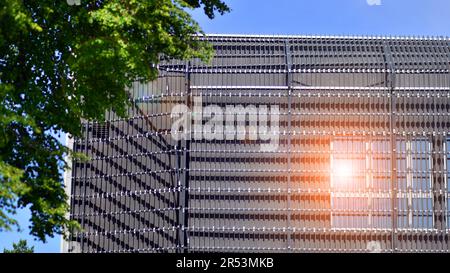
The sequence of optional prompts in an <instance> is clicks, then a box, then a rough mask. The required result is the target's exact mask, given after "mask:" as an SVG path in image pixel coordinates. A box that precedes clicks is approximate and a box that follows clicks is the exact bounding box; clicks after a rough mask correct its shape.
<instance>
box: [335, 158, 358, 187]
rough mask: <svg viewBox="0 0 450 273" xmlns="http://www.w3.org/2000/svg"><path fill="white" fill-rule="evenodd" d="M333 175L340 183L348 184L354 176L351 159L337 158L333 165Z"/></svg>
mask: <svg viewBox="0 0 450 273" xmlns="http://www.w3.org/2000/svg"><path fill="white" fill-rule="evenodd" d="M333 176H334V177H335V181H336V182H337V183H339V184H347V183H349V182H350V180H351V179H352V177H353V176H354V171H353V166H352V162H351V161H350V160H337V161H335V164H334V166H333Z"/></svg>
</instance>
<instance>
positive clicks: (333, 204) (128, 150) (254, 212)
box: [63, 35, 450, 253]
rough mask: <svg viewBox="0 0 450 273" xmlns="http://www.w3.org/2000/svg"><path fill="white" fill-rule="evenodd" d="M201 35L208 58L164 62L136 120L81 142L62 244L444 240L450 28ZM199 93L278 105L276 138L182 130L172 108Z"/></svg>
mask: <svg viewBox="0 0 450 273" xmlns="http://www.w3.org/2000/svg"><path fill="white" fill-rule="evenodd" d="M205 39H208V40H209V41H210V42H211V43H212V44H213V46H214V49H215V57H214V58H213V60H212V62H211V63H208V64H205V63H202V62H201V61H200V60H196V59H194V60H190V61H176V60H168V61H164V62H162V63H161V64H160V65H159V70H160V76H159V78H158V79H157V80H155V81H154V82H151V83H147V84H140V83H136V84H135V85H134V86H133V87H132V88H131V89H130V90H129V92H130V98H131V99H132V102H133V106H132V107H130V109H129V118H127V119H121V118H119V117H118V116H117V115H115V114H114V113H113V112H110V113H107V120H106V121H105V122H102V123H96V122H93V123H92V122H89V123H85V126H84V127H85V131H84V135H85V136H84V137H83V138H82V139H73V140H72V142H73V148H74V150H75V151H76V152H81V153H85V154H86V155H88V156H89V157H90V159H89V161H87V162H73V168H72V171H71V172H70V173H66V183H67V185H68V186H69V187H68V189H69V190H70V196H71V199H70V200H71V201H70V202H71V204H70V205H71V214H70V217H71V218H72V219H76V220H78V221H79V222H80V224H81V225H82V228H83V231H82V232H78V233H75V234H73V236H72V237H71V238H70V240H68V241H65V242H64V245H63V249H64V251H68V252H377V251H379V252H446V253H448V252H449V242H448V233H449V231H450V220H449V210H450V206H449V202H448V197H449V187H448V178H449V176H450V167H448V165H449V163H450V137H449V135H448V129H449V128H450V117H449V110H450V81H449V64H450V40H449V39H446V38H420V37H415V38H410V37H398V38H393V37H389V38H388V37H314V36H270V37H269V36H251V35H249V36H239V35H209V36H208V37H207V38H205ZM199 98H201V105H202V106H204V107H206V106H208V105H215V106H216V107H219V108H224V107H225V106H227V105H235V106H238V105H240V106H243V107H246V108H245V109H247V110H248V109H250V110H251V109H255V108H256V109H257V111H260V109H264V107H266V109H268V108H269V106H277V107H279V113H280V115H279V120H277V121H276V122H277V123H278V125H279V134H278V136H279V139H278V140H277V144H278V146H277V148H276V149H266V150H264V149H261V145H262V144H264V143H266V142H267V140H263V139H261V138H258V139H256V140H255V139H251V138H250V137H249V134H248V135H247V136H245V137H244V138H236V139H228V138H223V139H220V138H219V137H217V138H213V139H205V138H202V139H199V138H192V137H191V138H186V139H181V140H175V139H174V137H173V133H172V131H171V128H172V125H173V122H174V119H173V118H172V117H171V113H172V112H173V107H174V106H175V105H177V104H185V105H186V106H187V107H188V109H193V107H195V99H197V100H198V99H199ZM247 106H250V108H247ZM250 110H249V112H248V113H246V114H244V119H246V118H249V116H250V115H252V114H255V113H256V112H254V111H253V112H252V111H250ZM192 112H193V113H189V114H192V116H195V115H198V113H196V112H195V110H193V111H192ZM241 121H242V120H241ZM206 122H207V121H206V120H204V121H203V123H205V124H206ZM259 122H261V120H260V121H259ZM271 122H273V121H271ZM273 123H274V124H272V125H275V122H273ZM191 125H192V124H191V123H189V125H188V127H189V128H190V130H192V127H191ZM251 126H252V124H250V123H249V122H248V121H246V122H245V128H249V127H251ZM227 128H228V127H225V132H223V133H225V134H226V133H227V132H226V129H227ZM180 132H181V131H180ZM189 132H191V133H192V131H189ZM228 133H230V132H228ZM231 134H233V132H231Z"/></svg>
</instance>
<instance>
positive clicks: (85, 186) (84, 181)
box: [80, 121, 91, 253]
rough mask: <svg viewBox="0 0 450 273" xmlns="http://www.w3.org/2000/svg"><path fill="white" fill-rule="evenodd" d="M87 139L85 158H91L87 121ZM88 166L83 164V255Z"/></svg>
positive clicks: (87, 123) (82, 247)
mask: <svg viewBox="0 0 450 273" xmlns="http://www.w3.org/2000/svg"><path fill="white" fill-rule="evenodd" d="M85 131H86V132H85V133H86V134H85V138H84V153H85V156H86V157H87V156H89V152H88V145H89V142H88V141H89V121H86V125H85ZM88 164H89V165H90V164H91V162H87V161H86V162H84V164H83V167H84V168H83V169H84V170H83V172H84V173H83V211H82V213H81V217H82V218H81V228H82V229H83V230H82V231H81V249H80V252H81V253H83V252H84V241H85V240H86V238H85V234H86V231H85V218H86V192H87V190H86V188H87V184H88V177H87V174H88V170H87V169H88Z"/></svg>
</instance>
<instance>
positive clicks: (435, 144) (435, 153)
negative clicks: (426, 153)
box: [431, 132, 446, 231]
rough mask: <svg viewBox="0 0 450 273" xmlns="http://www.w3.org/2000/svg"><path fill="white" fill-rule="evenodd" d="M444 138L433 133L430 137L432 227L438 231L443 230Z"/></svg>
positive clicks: (444, 208) (444, 209)
mask: <svg viewBox="0 0 450 273" xmlns="http://www.w3.org/2000/svg"><path fill="white" fill-rule="evenodd" d="M444 141H445V137H443V136H442V135H439V134H435V132H433V136H432V137H431V147H432V149H431V158H432V183H433V184H432V190H433V202H434V203H433V211H434V221H433V222H434V227H433V228H435V229H437V230H439V231H443V230H445V212H446V207H445V193H446V192H445V175H446V173H445V169H444V162H443V156H442V155H444V154H445V152H444V150H443V148H444Z"/></svg>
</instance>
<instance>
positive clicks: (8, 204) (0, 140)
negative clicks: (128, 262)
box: [0, 0, 229, 242]
mask: <svg viewBox="0 0 450 273" xmlns="http://www.w3.org/2000/svg"><path fill="white" fill-rule="evenodd" d="M1 2H2V4H1V5H0V101H1V105H0V231H2V230H9V229H12V228H14V227H17V226H18V225H17V222H16V221H15V219H14V214H15V212H16V209H17V208H23V207H28V206H29V207H30V210H31V226H30V230H31V231H30V233H31V234H32V235H34V236H36V237H37V238H38V239H40V240H42V241H44V242H45V240H46V236H51V237H52V236H54V235H55V234H61V233H63V230H70V229H73V228H77V227H78V225H77V223H76V222H73V221H70V220H68V219H66V217H65V215H66V213H67V211H68V205H67V202H66V201H67V196H66V194H65V191H64V187H63V183H62V177H61V170H63V169H67V168H69V166H68V164H67V162H66V161H65V156H66V155H68V156H71V157H79V156H80V155H77V154H75V153H73V152H72V151H71V150H70V149H69V148H67V147H65V146H64V145H62V144H61V143H60V142H59V141H58V140H57V138H56V136H55V135H57V134H58V133H59V132H65V133H68V134H71V135H73V136H81V120H82V119H85V120H89V121H91V120H102V119H104V115H105V112H106V111H107V110H110V109H112V110H113V111H115V112H116V113H118V114H119V115H120V116H122V117H125V115H126V109H127V107H128V106H129V100H128V97H127V92H126V91H125V90H126V88H127V87H130V86H131V84H132V83H133V82H134V81H136V80H139V81H141V82H146V81H151V80H154V79H155V78H156V77H157V73H158V71H157V68H156V65H157V64H158V62H159V61H160V58H161V56H166V57H172V58H178V59H187V58H194V57H195V58H201V59H202V60H208V59H209V58H210V57H211V55H212V48H211V46H210V45H208V44H207V43H206V42H204V40H201V39H199V35H198V34H202V32H201V29H200V27H199V25H198V24H197V23H196V22H195V21H194V20H193V19H192V18H191V16H190V15H189V13H188V11H189V10H192V9H196V8H203V9H204V12H205V14H206V15H207V16H208V17H209V18H211V19H212V18H214V15H215V14H217V13H219V14H223V13H225V12H228V11H229V8H228V7H227V6H226V5H225V4H224V3H223V2H222V1H221V0H127V1H123V0H109V1H106V0H101V1H100V0H99V1H92V0H82V1H75V2H79V3H80V5H69V4H68V3H67V2H66V1H54V0H40V1H26V0H2V1H1ZM71 2H74V1H71ZM72 4H73V3H72ZM77 4H78V3H77Z"/></svg>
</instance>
